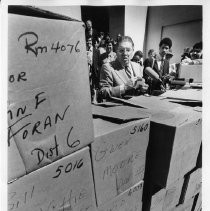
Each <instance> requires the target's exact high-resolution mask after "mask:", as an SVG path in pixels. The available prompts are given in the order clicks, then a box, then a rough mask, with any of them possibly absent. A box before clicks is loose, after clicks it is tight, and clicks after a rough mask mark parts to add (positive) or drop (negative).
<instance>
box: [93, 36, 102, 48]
mask: <svg viewBox="0 0 210 211" xmlns="http://www.w3.org/2000/svg"><path fill="white" fill-rule="evenodd" d="M92 42H93V47H94V48H95V49H98V48H99V44H100V41H99V37H97V38H96V39H93V41H92Z"/></svg>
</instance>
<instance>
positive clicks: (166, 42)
mask: <svg viewBox="0 0 210 211" xmlns="http://www.w3.org/2000/svg"><path fill="white" fill-rule="evenodd" d="M163 44H165V45H168V46H169V48H171V46H172V41H171V39H170V38H168V37H165V38H163V39H162V40H161V41H160V43H159V47H161V45H163Z"/></svg>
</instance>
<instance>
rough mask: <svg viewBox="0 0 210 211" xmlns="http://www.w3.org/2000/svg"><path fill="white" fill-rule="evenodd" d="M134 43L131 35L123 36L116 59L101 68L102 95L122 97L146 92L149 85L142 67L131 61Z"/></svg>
mask: <svg viewBox="0 0 210 211" xmlns="http://www.w3.org/2000/svg"><path fill="white" fill-rule="evenodd" d="M133 50H134V43H133V41H132V39H131V38H130V37H129V36H124V37H121V39H120V40H119V42H118V46H117V52H116V54H117V58H116V60H115V61H112V62H110V63H105V64H104V65H103V66H102V68H101V73H100V86H101V95H102V97H103V98H105V99H109V98H110V97H118V98H122V97H124V96H125V95H133V94H134V95H135V94H140V93H144V92H145V91H146V90H147V88H148V86H147V85H146V84H145V83H144V79H143V78H142V76H143V69H142V67H141V66H140V65H139V64H137V63H135V62H131V58H132V57H133Z"/></svg>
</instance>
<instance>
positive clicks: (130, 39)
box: [117, 36, 134, 48]
mask: <svg viewBox="0 0 210 211" xmlns="http://www.w3.org/2000/svg"><path fill="white" fill-rule="evenodd" d="M124 41H128V42H130V43H131V44H132V47H133V48H134V43H133V40H132V38H131V37H129V36H122V37H120V38H119V42H118V43H117V47H118V46H119V44H120V43H122V42H124Z"/></svg>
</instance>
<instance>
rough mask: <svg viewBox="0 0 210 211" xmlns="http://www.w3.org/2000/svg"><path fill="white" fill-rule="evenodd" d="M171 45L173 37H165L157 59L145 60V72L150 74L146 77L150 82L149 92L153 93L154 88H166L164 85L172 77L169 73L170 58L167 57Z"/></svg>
mask: <svg viewBox="0 0 210 211" xmlns="http://www.w3.org/2000/svg"><path fill="white" fill-rule="evenodd" d="M171 47H172V41H171V39H170V38H163V39H162V40H161V41H160V43H159V55H158V56H156V59H155V60H154V59H150V58H149V59H148V60H145V62H144V73H145V75H148V76H149V77H148V76H147V77H146V81H147V82H148V84H150V88H149V94H153V91H154V90H164V87H163V86H165V84H166V83H168V81H169V79H170V78H171V77H172V76H171V75H170V74H169V60H168V59H167V58H166V55H167V54H169V52H170V51H169V50H170V49H171ZM158 57H159V58H158ZM153 73H154V74H153ZM153 76H154V77H153Z"/></svg>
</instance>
